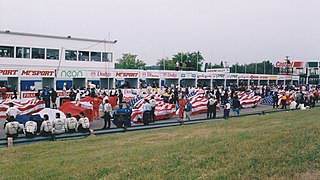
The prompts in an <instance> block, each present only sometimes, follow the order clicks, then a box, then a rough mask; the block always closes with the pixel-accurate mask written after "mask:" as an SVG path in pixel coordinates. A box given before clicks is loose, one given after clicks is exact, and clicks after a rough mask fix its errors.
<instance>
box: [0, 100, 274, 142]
mask: <svg viewBox="0 0 320 180" xmlns="http://www.w3.org/2000/svg"><path fill="white" fill-rule="evenodd" d="M269 109H272V106H269V105H261V104H259V105H258V106H256V107H255V108H246V109H242V110H241V114H242V113H253V112H257V111H264V110H269ZM102 115H103V113H102V112H100V116H102ZM222 116H223V109H222V108H221V110H219V111H217V117H222ZM230 116H234V113H233V111H232V110H231V111H230ZM206 117H207V114H206V113H202V114H196V115H191V120H197V119H205V118H206ZM176 121H178V117H177V115H175V116H172V117H171V118H169V119H165V120H158V121H156V122H155V123H152V124H156V123H164V122H176ZM4 122H5V119H0V138H4V137H6V135H5V133H4V129H3V126H4ZM141 124H142V123H138V124H133V126H135V125H141ZM90 125H91V128H92V129H94V130H97V129H101V128H102V127H103V125H104V120H103V119H102V118H99V119H95V120H94V121H93V122H91V123H90ZM111 128H116V127H115V126H114V125H113V124H112V126H111Z"/></svg>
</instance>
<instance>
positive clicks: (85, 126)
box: [78, 112, 90, 132]
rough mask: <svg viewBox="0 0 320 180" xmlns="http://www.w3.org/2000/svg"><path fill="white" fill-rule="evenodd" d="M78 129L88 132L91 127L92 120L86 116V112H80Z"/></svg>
mask: <svg viewBox="0 0 320 180" xmlns="http://www.w3.org/2000/svg"><path fill="white" fill-rule="evenodd" d="M78 125H79V126H78V131H79V132H88V131H89V128H90V122H89V119H88V118H87V117H85V116H84V112H80V119H79V121H78Z"/></svg>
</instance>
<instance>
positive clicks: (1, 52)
mask: <svg viewBox="0 0 320 180" xmlns="http://www.w3.org/2000/svg"><path fill="white" fill-rule="evenodd" d="M0 57H14V47H13V46H0Z"/></svg>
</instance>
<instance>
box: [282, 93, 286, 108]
mask: <svg viewBox="0 0 320 180" xmlns="http://www.w3.org/2000/svg"><path fill="white" fill-rule="evenodd" d="M281 103H282V108H281V109H287V96H286V94H285V93H283V94H282V96H281Z"/></svg>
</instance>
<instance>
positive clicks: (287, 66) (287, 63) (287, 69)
mask: <svg viewBox="0 0 320 180" xmlns="http://www.w3.org/2000/svg"><path fill="white" fill-rule="evenodd" d="M285 60H286V71H287V75H288V74H289V64H290V58H289V56H286V59H285Z"/></svg>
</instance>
